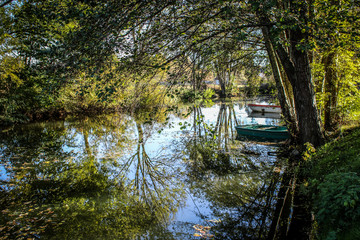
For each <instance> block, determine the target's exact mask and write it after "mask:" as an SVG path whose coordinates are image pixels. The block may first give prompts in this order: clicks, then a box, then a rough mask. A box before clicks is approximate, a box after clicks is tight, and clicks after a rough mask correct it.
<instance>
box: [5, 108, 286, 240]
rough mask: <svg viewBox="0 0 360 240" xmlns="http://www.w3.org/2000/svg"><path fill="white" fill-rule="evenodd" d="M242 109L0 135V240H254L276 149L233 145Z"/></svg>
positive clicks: (274, 181)
mask: <svg viewBox="0 0 360 240" xmlns="http://www.w3.org/2000/svg"><path fill="white" fill-rule="evenodd" d="M279 121H280V120H279V119H274V118H265V117H264V116H254V117H253V116H251V115H250V116H249V114H248V112H247V111H246V108H245V104H244V102H235V103H234V102H233V103H221V102H219V103H214V104H210V105H209V104H208V106H202V107H199V106H184V107H180V108H179V109H178V111H176V113H169V114H164V115H160V114H153V115H149V114H147V113H138V114H134V115H132V116H130V115H125V114H124V115H121V114H112V115H104V116H97V117H91V118H89V117H86V118H81V119H75V118H74V119H71V118H69V119H67V120H66V121H58V122H43V123H35V124H29V125H21V126H16V127H13V128H11V129H7V130H3V131H2V132H1V133H0V154H1V162H0V164H1V165H0V184H1V185H0V187H1V205H0V206H1V213H0V215H1V220H0V231H1V232H0V239H21V238H23V239H39V238H40V239H206V238H207V239H261V238H264V237H265V236H266V233H267V231H268V229H269V226H270V224H271V217H272V214H273V211H274V205H275V202H276V192H277V189H278V188H279V185H280V183H279V181H280V177H281V172H282V171H281V163H280V160H278V159H277V157H276V156H274V154H271V153H274V152H275V151H276V150H277V148H278V146H277V145H274V144H259V143H254V142H248V141H240V140H236V131H235V128H234V126H235V125H237V124H248V123H266V124H279Z"/></svg>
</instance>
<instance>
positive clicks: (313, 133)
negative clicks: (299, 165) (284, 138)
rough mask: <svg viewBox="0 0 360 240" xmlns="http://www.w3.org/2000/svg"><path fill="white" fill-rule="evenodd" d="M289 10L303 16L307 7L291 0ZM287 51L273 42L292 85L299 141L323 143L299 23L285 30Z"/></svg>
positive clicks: (304, 38) (308, 63)
mask: <svg viewBox="0 0 360 240" xmlns="http://www.w3.org/2000/svg"><path fill="white" fill-rule="evenodd" d="M290 8H291V11H292V12H293V13H294V14H296V15H297V16H299V18H300V19H306V13H307V12H308V11H307V6H306V4H305V3H303V2H301V1H291V6H290ZM287 36H288V38H287V39H285V40H286V41H287V42H288V43H289V44H290V47H289V51H286V50H285V49H284V47H283V45H281V43H280V42H277V41H275V39H271V40H272V41H273V44H274V46H276V52H277V54H278V56H279V59H280V61H281V63H282V65H283V67H284V71H285V73H286V75H287V77H288V79H289V81H290V83H291V85H292V88H293V95H294V100H295V110H296V117H297V122H298V127H299V136H298V139H299V143H300V144H304V143H307V142H309V143H311V144H312V145H314V146H315V147H317V146H320V145H322V144H323V143H324V135H323V132H322V129H321V121H320V118H319V115H318V112H317V106H316V99H315V92H314V86H313V83H312V76H311V69H310V62H309V58H308V54H307V52H308V51H307V50H306V42H307V39H306V36H307V35H306V32H303V31H302V29H301V28H300V26H294V27H293V28H291V29H290V30H289V31H288V35H287Z"/></svg>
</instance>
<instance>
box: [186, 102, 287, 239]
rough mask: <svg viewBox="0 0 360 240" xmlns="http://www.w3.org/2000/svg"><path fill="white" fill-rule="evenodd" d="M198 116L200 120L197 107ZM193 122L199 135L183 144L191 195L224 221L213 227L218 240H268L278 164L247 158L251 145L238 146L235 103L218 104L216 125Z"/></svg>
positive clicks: (262, 158) (269, 159) (272, 159)
mask: <svg viewBox="0 0 360 240" xmlns="http://www.w3.org/2000/svg"><path fill="white" fill-rule="evenodd" d="M195 115H196V116H201V112H199V110H197V109H196V108H194V116H195ZM194 119H200V121H195V120H194V126H196V128H197V129H196V131H194V132H195V133H196V134H194V135H193V137H192V138H187V139H184V141H183V144H184V146H185V149H186V156H187V158H186V163H187V166H188V182H189V184H191V189H192V194H194V195H195V196H198V197H199V198H202V197H205V198H206V200H207V201H208V202H210V207H211V210H212V215H213V216H214V217H215V219H219V220H221V221H220V222H219V223H217V224H215V225H214V224H212V225H214V226H213V227H212V228H211V233H212V234H213V235H214V238H215V239H266V237H267V234H268V231H269V229H270V226H271V222H272V217H273V214H274V208H275V207H274V206H275V205H276V203H277V190H278V189H279V187H280V184H281V183H280V181H281V171H280V169H281V168H279V165H280V163H279V161H280V160H276V158H275V157H271V156H267V155H265V156H264V155H260V156H259V155H253V156H249V155H245V154H244V153H243V152H244V148H247V147H248V146H247V145H248V143H243V142H240V141H235V138H236V133H235V132H234V129H235V128H234V126H235V125H237V124H238V123H239V121H238V120H237V118H236V115H235V113H234V110H233V104H229V105H227V104H225V103H222V104H221V105H220V110H219V112H218V117H217V122H216V124H215V126H209V125H207V124H206V123H205V121H204V120H201V118H199V117H197V118H195V117H194ZM209 136H210V137H209ZM267 148H268V149H269V148H270V147H267ZM247 152H249V151H247ZM209 225H211V224H210V223H209Z"/></svg>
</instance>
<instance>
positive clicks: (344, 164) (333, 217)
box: [305, 127, 360, 239]
mask: <svg viewBox="0 0 360 240" xmlns="http://www.w3.org/2000/svg"><path fill="white" fill-rule="evenodd" d="M305 169H306V171H307V176H308V180H309V181H308V184H309V185H308V187H307V188H305V189H307V191H308V192H307V193H308V194H309V195H310V196H311V197H312V203H313V204H312V209H313V213H314V216H315V222H314V238H315V239H360V228H359V226H360V201H359V198H360V127H356V128H353V129H351V130H349V131H347V132H345V133H343V134H341V135H339V136H338V137H337V138H335V139H334V140H332V141H331V142H329V143H327V144H326V145H324V146H323V147H322V148H321V149H319V150H318V151H317V152H316V153H315V154H314V155H313V156H312V157H311V158H310V159H309V160H308V161H307V163H306V168H305Z"/></svg>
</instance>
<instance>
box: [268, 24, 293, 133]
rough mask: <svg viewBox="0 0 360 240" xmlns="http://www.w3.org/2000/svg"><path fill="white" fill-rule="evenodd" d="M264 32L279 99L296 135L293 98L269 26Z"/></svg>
mask: <svg viewBox="0 0 360 240" xmlns="http://www.w3.org/2000/svg"><path fill="white" fill-rule="evenodd" d="M262 33H263V36H264V39H265V47H266V50H267V53H268V56H269V60H270V65H271V69H272V72H273V76H274V79H275V83H276V88H277V90H278V99H279V102H280V105H281V109H282V114H283V116H284V118H285V120H286V122H287V124H288V125H289V129H290V130H291V132H292V133H293V135H294V136H295V135H297V133H298V126H297V121H296V117H295V112H294V109H293V107H292V104H291V102H292V100H291V99H290V96H289V93H288V92H287V87H286V86H285V85H286V84H285V81H286V79H284V76H283V74H282V72H281V66H280V63H279V62H278V59H277V56H276V52H275V50H274V47H273V45H272V43H271V41H270V36H269V29H268V28H267V27H263V28H262Z"/></svg>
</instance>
